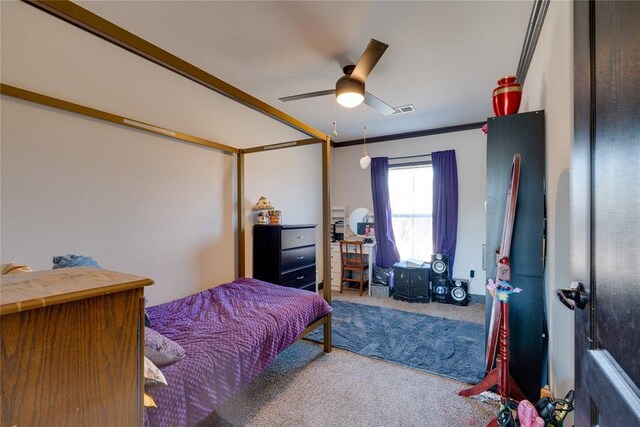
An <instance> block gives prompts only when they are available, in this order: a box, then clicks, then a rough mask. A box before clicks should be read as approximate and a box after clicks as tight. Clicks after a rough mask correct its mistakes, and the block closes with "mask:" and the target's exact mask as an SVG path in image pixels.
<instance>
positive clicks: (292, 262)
mask: <svg viewBox="0 0 640 427" xmlns="http://www.w3.org/2000/svg"><path fill="white" fill-rule="evenodd" d="M281 254H282V271H283V272H284V271H287V270H291V269H294V268H298V267H302V266H305V265H309V264H315V263H316V247H315V245H314V246H305V247H303V248H296V249H288V250H286V251H282V252H281Z"/></svg>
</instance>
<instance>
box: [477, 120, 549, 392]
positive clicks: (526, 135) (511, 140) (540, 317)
mask: <svg viewBox="0 0 640 427" xmlns="http://www.w3.org/2000/svg"><path fill="white" fill-rule="evenodd" d="M488 123H489V125H488V135H487V205H486V206H487V246H486V252H485V257H484V259H485V269H486V271H487V278H493V279H494V280H495V277H496V265H495V264H496V262H495V250H496V248H498V247H499V246H500V240H501V237H502V227H503V222H504V210H505V203H506V201H505V199H506V193H507V187H508V185H509V180H510V177H511V163H512V161H513V155H514V154H515V153H520V156H521V169H520V185H519V190H518V202H517V206H516V216H515V224H514V230H513V238H512V243H511V254H510V255H511V256H510V259H511V284H512V285H513V286H517V287H519V288H521V289H522V290H523V292H521V293H519V294H514V295H512V297H511V298H510V300H509V304H510V309H509V310H510V313H509V324H510V332H511V336H510V350H511V359H510V364H509V369H510V372H511V375H512V376H513V378H514V379H515V381H516V383H517V384H518V385H519V386H520V389H521V390H522V392H523V393H524V394H525V396H527V398H528V399H530V400H531V401H532V402H536V401H537V400H538V397H539V394H540V387H541V385H543V384H542V382H543V374H544V373H545V372H546V366H543V365H544V364H545V363H546V357H545V354H546V323H545V302H544V239H545V124H544V111H533V112H530V113H522V114H512V115H508V116H500V117H493V118H490V119H489V121H488ZM486 303H487V305H486V307H487V309H486V316H487V324H488V319H489V316H490V315H491V304H492V298H491V297H490V296H489V295H487V300H486Z"/></svg>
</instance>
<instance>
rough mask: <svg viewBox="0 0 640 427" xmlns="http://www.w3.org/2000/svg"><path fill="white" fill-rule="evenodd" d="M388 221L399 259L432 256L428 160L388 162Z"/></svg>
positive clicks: (429, 169)
mask: <svg viewBox="0 0 640 427" xmlns="http://www.w3.org/2000/svg"><path fill="white" fill-rule="evenodd" d="M389 199H390V202H391V215H392V216H391V223H392V226H393V233H394V235H395V237H396V246H397V247H398V252H399V253H400V258H401V259H408V258H416V259H419V260H422V261H429V260H431V254H432V253H433V252H432V251H431V245H432V240H431V236H432V227H431V215H432V209H433V208H432V204H433V169H432V168H431V164H427V163H422V164H417V165H416V164H412V165H397V166H393V165H389Z"/></svg>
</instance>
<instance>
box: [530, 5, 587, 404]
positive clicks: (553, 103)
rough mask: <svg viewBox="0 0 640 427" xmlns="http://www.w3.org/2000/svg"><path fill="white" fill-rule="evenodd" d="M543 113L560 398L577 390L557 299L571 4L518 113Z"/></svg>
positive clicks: (564, 229)
mask: <svg viewBox="0 0 640 427" xmlns="http://www.w3.org/2000/svg"><path fill="white" fill-rule="evenodd" d="M541 109H544V110H545V121H546V165H547V170H546V180H547V245H546V247H547V264H546V267H547V268H546V272H545V282H546V301H547V320H548V322H549V367H550V371H549V380H550V385H551V388H552V390H553V391H554V393H555V395H557V396H564V395H565V394H566V392H567V391H568V390H570V389H572V388H573V387H574V367H573V364H574V348H573V346H574V335H573V333H574V318H573V313H572V312H571V311H569V310H567V309H566V308H565V307H564V306H563V305H562V304H561V303H560V302H559V301H558V299H557V298H556V296H555V290H556V289H557V288H566V287H568V286H569V284H570V282H571V274H570V270H569V259H570V253H569V251H570V244H569V238H570V236H569V230H570V228H571V227H570V224H569V218H570V209H569V208H570V206H569V195H570V193H569V171H570V158H571V144H572V142H573V4H572V3H571V2H564V1H552V2H551V4H550V6H549V10H548V12H547V16H546V19H545V22H544V25H543V27H542V32H541V34H540V39H539V41H538V46H537V48H536V52H535V54H534V56H533V60H532V62H531V66H530V68H529V73H528V74H527V79H526V81H525V85H524V87H523V100H522V104H521V107H520V111H521V112H524V111H534V110H541Z"/></svg>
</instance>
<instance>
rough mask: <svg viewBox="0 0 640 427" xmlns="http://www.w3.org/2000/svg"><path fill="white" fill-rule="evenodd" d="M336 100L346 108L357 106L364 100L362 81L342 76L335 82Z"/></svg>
mask: <svg viewBox="0 0 640 427" xmlns="http://www.w3.org/2000/svg"><path fill="white" fill-rule="evenodd" d="M336 100H337V101H338V104H340V105H342V106H343V107H346V108H353V107H357V106H358V105H360V104H362V101H364V83H362V82H359V81H357V80H354V79H351V78H349V76H342V77H340V78H339V79H338V81H337V82H336Z"/></svg>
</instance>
